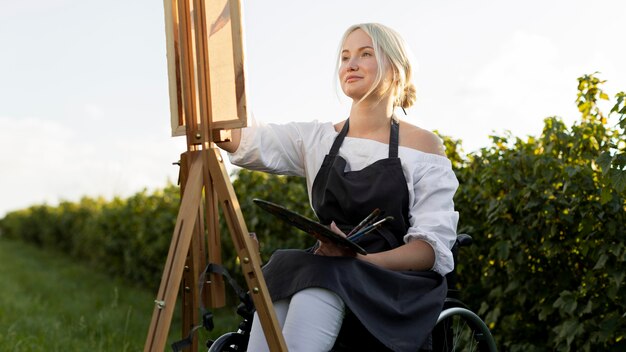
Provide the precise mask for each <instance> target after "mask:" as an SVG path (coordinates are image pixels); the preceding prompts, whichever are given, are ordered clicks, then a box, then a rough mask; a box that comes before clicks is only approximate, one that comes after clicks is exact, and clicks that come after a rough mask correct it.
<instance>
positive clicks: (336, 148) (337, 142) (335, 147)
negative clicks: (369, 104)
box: [328, 119, 350, 156]
mask: <svg viewBox="0 0 626 352" xmlns="http://www.w3.org/2000/svg"><path fill="white" fill-rule="evenodd" d="M349 125H350V119H346V123H344V124H343V128H342V129H341V132H339V135H338V136H337V137H336V138H335V141H334V142H333V146H332V147H331V148H330V152H328V155H329V156H337V154H338V153H339V148H340V147H341V144H343V139H344V138H345V137H346V135H347V134H348V129H349Z"/></svg>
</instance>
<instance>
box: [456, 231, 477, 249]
mask: <svg viewBox="0 0 626 352" xmlns="http://www.w3.org/2000/svg"><path fill="white" fill-rule="evenodd" d="M472 241H473V240H472V236H470V235H468V234H465V233H461V234H459V235H457V237H456V243H457V244H458V246H459V247H468V246H470V245H471V244H472Z"/></svg>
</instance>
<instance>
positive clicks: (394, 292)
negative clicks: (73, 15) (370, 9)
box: [220, 23, 458, 352]
mask: <svg viewBox="0 0 626 352" xmlns="http://www.w3.org/2000/svg"><path fill="white" fill-rule="evenodd" d="M337 76H338V79H339V84H340V86H341V89H342V91H343V92H344V94H345V95H346V96H347V97H349V98H350V99H352V105H351V108H350V113H349V117H348V118H347V119H346V120H344V121H341V122H339V123H337V124H332V123H320V122H309V123H295V122H294V123H288V124H284V125H276V124H268V125H264V126H258V127H251V128H246V129H243V130H241V131H237V132H236V133H235V134H234V136H233V141H232V142H228V143H223V144H221V145H220V146H221V147H222V148H224V149H225V150H227V151H228V152H229V157H230V160H231V162H232V163H233V164H236V165H239V166H242V167H245V168H249V169H253V170H261V171H265V172H271V173H277V174H287V175H300V176H304V177H306V179H307V186H308V192H309V197H310V201H311V205H312V207H313V209H314V210H315V213H316V215H317V216H318V218H319V219H320V221H321V222H322V223H324V224H328V225H330V226H331V228H332V229H333V231H335V232H336V233H339V234H341V235H342V236H344V235H345V233H348V232H349V231H350V230H351V229H352V228H354V227H355V226H356V225H357V224H358V223H359V222H360V221H361V220H362V219H363V218H365V217H366V216H367V215H368V214H370V213H371V212H372V210H374V209H375V208H379V209H381V210H383V211H384V212H385V215H386V216H393V217H394V220H393V221H390V222H387V223H385V224H384V225H383V226H382V227H380V228H379V229H378V230H376V231H373V232H371V233H369V234H367V235H365V236H363V237H361V238H360V239H358V240H357V243H358V244H359V245H360V246H361V247H363V248H365V249H366V250H367V251H368V254H367V255H361V254H357V253H354V252H352V251H351V250H348V249H346V248H344V247H339V246H336V245H334V244H333V243H332V242H328V241H326V240H324V239H321V238H320V239H319V241H318V245H316V246H315V247H314V248H312V249H309V250H294V249H290V250H278V251H276V252H275V253H274V254H273V255H272V257H271V258H270V260H269V261H268V263H267V264H266V265H265V266H264V268H263V272H264V275H265V279H266V282H267V284H268V288H269V291H270V294H271V296H272V300H273V301H274V305H275V310H276V314H277V317H278V320H279V323H280V325H281V327H282V331H283V335H284V337H285V340H286V343H287V346H288V348H289V351H296V352H300V351H316V352H320V351H329V350H349V351H385V350H392V351H417V350H418V349H419V348H420V347H421V346H422V345H423V343H424V342H425V341H426V339H427V337H428V335H429V333H430V330H431V329H432V327H433V326H434V325H435V322H436V319H437V316H438V314H439V312H440V311H441V308H442V305H443V300H444V297H445V294H446V290H447V287H446V283H445V280H444V278H443V275H445V274H446V273H448V272H450V271H451V270H452V267H453V265H454V264H453V260H452V254H451V252H450V248H451V246H452V245H453V243H454V240H455V238H456V226H457V221H458V213H457V212H456V211H455V210H454V204H453V200H452V198H453V195H454V193H455V191H456V189H457V187H458V182H457V180H456V177H455V175H454V173H453V172H452V169H451V164H450V161H449V160H448V159H447V158H446V157H445V154H444V149H443V145H442V143H441V140H440V139H439V138H438V137H436V136H435V135H434V134H433V133H431V132H429V131H426V130H424V129H421V128H419V127H417V126H415V125H413V124H410V123H408V122H405V121H400V120H399V119H398V117H397V115H396V110H398V108H400V109H406V108H409V107H410V106H411V105H412V104H413V102H414V101H415V87H414V85H413V83H412V82H411V78H412V77H411V76H412V69H411V65H410V62H409V59H408V56H407V51H406V47H405V44H404V41H403V40H402V38H401V37H400V36H399V35H398V34H397V33H396V32H395V31H393V30H392V29H390V28H388V27H386V26H383V25H381V24H376V23H366V24H357V25H354V26H352V27H350V28H348V30H347V31H346V32H345V34H344V36H343V38H342V40H341V47H340V53H339V60H338V68H337ZM248 350H249V351H255V352H256V351H267V350H268V347H267V344H266V342H265V339H264V336H263V332H262V330H261V326H260V323H259V322H258V319H255V322H254V324H253V328H252V332H251V338H250V344H249V348H248Z"/></svg>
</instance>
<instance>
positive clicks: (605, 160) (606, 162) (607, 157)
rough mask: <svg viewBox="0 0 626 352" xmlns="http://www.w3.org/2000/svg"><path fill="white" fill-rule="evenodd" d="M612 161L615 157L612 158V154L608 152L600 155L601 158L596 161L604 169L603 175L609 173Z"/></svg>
mask: <svg viewBox="0 0 626 352" xmlns="http://www.w3.org/2000/svg"><path fill="white" fill-rule="evenodd" d="M612 160H613V157H611V153H610V152H608V151H607V152H603V153H602V154H600V156H599V157H598V158H597V159H596V163H597V164H598V165H599V166H600V167H601V168H602V172H603V173H607V172H608V171H609V169H610V168H611V161H612ZM570 176H571V175H570Z"/></svg>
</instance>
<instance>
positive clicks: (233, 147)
mask: <svg viewBox="0 0 626 352" xmlns="http://www.w3.org/2000/svg"><path fill="white" fill-rule="evenodd" d="M230 137H231V140H230V141H229V142H218V143H215V144H217V146H218V147H220V148H222V149H224V150H225V151H227V152H229V153H234V152H235V151H237V148H239V142H241V129H239V128H236V129H234V130H231V131H230Z"/></svg>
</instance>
